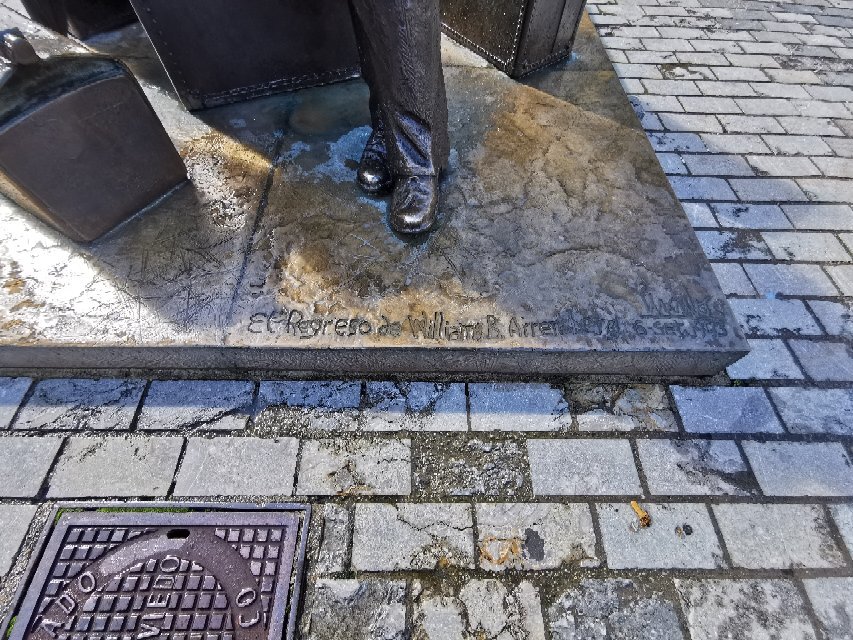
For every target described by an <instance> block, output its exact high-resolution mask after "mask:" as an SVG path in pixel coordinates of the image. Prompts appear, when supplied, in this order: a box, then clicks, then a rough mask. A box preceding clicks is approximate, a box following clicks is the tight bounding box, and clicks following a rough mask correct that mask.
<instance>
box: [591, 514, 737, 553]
mask: <svg viewBox="0 0 853 640" xmlns="http://www.w3.org/2000/svg"><path fill="white" fill-rule="evenodd" d="M642 507H643V509H645V510H646V512H647V513H648V514H649V515H650V516H651V518H652V522H651V526H649V527H646V528H643V527H641V526H639V519H638V516H637V514H636V513H635V512H634V510H633V509H632V508H631V505H630V504H629V503H628V502H627V501H626V502H624V503H620V504H616V503H611V504H599V505H596V507H595V509H596V511H597V512H598V526H599V529H600V530H601V538H602V542H603V543H604V554H605V556H606V557H607V567H608V568H609V569H720V568H723V567H724V566H725V562H724V560H723V552H722V549H721V548H720V543H719V542H718V541H717V534H716V533H715V532H714V527H713V525H712V524H711V518H710V516H709V515H708V510H707V509H706V507H705V505H704V504H648V503H645V502H644V503H642Z"/></svg>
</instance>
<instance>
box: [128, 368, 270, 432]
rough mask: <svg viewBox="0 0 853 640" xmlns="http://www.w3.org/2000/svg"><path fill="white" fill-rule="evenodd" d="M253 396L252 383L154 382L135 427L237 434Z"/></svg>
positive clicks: (249, 412)
mask: <svg viewBox="0 0 853 640" xmlns="http://www.w3.org/2000/svg"><path fill="white" fill-rule="evenodd" d="M254 393H255V384H254V383H253V382H239V381H233V382H232V381H184V380H181V381H159V380H155V381H154V382H152V383H151V386H150V387H149V389H148V393H147V394H146V395H145V401H144V403H143V405H142V412H141V413H140V414H139V421H138V423H137V427H136V428H137V429H139V430H140V431H154V430H161V429H162V430H167V431H176V430H212V431H239V430H241V429H244V428H245V427H246V422H247V421H248V419H249V415H250V414H251V411H252V401H253V400H254Z"/></svg>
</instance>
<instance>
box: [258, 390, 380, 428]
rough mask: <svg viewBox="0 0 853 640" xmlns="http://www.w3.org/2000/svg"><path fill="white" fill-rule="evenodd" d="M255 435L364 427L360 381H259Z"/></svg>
mask: <svg viewBox="0 0 853 640" xmlns="http://www.w3.org/2000/svg"><path fill="white" fill-rule="evenodd" d="M258 405H259V407H258V410H259V412H258V415H257V416H256V417H255V419H254V421H253V422H254V429H255V433H256V435H261V436H265V437H266V436H276V435H301V434H303V433H307V432H326V431H355V430H359V429H361V428H363V426H364V423H363V420H362V416H361V412H360V411H359V407H360V405H361V383H360V382H334V381H333V382H301V381H296V382H261V385H260V390H259V393H258Z"/></svg>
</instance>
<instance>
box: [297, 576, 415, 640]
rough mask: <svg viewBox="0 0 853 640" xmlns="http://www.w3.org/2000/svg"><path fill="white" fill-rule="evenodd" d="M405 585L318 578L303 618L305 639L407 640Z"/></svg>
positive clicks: (392, 582)
mask: <svg viewBox="0 0 853 640" xmlns="http://www.w3.org/2000/svg"><path fill="white" fill-rule="evenodd" d="M406 592H407V588H406V582H405V581H391V580H330V579H319V580H317V582H316V584H315V585H314V590H313V594H312V597H311V599H310V605H308V606H307V607H308V608H307V611H306V613H305V614H304V615H303V616H302V625H301V630H302V633H301V634H300V636H301V637H303V638H305V639H306V640H338V639H341V638H346V639H347V640H406V639H407V638H408V637H409V635H408V633H407V630H406Z"/></svg>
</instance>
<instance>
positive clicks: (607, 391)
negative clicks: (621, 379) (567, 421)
mask: <svg viewBox="0 0 853 640" xmlns="http://www.w3.org/2000/svg"><path fill="white" fill-rule="evenodd" d="M567 395H568V397H569V403H570V404H571V406H572V409H573V411H574V413H575V414H576V417H577V422H578V429H580V430H581V431H593V432H595V431H597V432H601V431H635V430H636V431H678V423H677V421H676V419H675V414H674V413H673V411H672V408H671V407H670V405H669V398H668V397H667V395H666V387H664V386H663V385H635V386H630V387H625V386H624V385H594V384H581V385H572V386H570V387H569V388H568V391H567Z"/></svg>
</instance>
